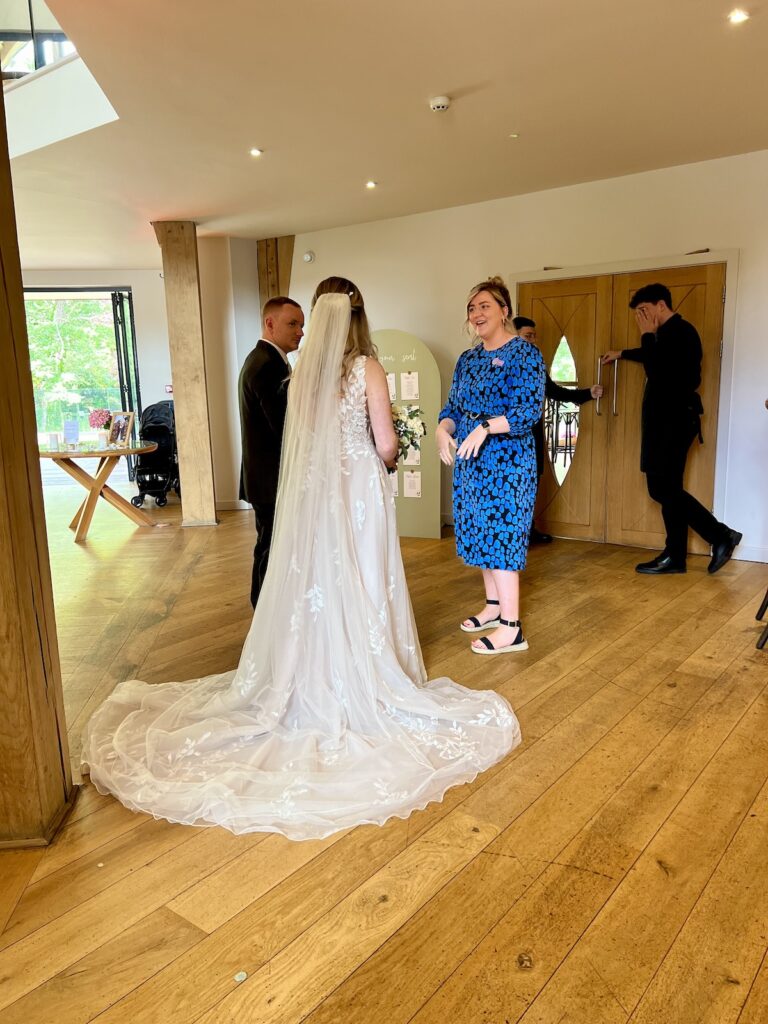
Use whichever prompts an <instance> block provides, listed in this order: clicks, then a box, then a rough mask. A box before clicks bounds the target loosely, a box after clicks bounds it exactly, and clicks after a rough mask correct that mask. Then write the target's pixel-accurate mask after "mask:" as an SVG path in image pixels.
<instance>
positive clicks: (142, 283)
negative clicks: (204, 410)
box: [22, 269, 173, 408]
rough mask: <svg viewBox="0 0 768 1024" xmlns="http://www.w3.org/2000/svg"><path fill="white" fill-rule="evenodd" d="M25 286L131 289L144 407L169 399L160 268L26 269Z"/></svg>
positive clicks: (162, 287) (168, 357) (169, 366)
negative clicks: (166, 390)
mask: <svg viewBox="0 0 768 1024" xmlns="http://www.w3.org/2000/svg"><path fill="white" fill-rule="evenodd" d="M22 276H23V279H24V287H25V288H52V289H55V288H83V289H84V290H87V289H88V288H120V287H128V286H130V288H131V290H132V292H133V317H134V321H135V323H136V347H137V350H138V354H139V383H140V386H141V403H142V406H143V407H144V408H146V406H148V405H152V403H153V402H164V401H165V400H166V399H167V398H172V397H173V396H172V395H168V394H166V392H165V385H166V384H171V383H172V381H171V358H170V353H169V351H168V320H167V318H166V313H165V288H164V286H163V279H162V277H161V271H160V270H154V269H153V270H26V271H24V272H23V275H22Z"/></svg>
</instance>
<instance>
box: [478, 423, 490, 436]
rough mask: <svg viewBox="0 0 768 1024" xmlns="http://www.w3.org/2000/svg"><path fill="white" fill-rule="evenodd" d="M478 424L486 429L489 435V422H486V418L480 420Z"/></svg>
mask: <svg viewBox="0 0 768 1024" xmlns="http://www.w3.org/2000/svg"><path fill="white" fill-rule="evenodd" d="M480 426H481V427H485V429H486V430H487V431H488V434H489V436H490V433H491V424H490V423H489V422H488V420H480Z"/></svg>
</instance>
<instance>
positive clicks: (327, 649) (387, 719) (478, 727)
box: [83, 277, 520, 839]
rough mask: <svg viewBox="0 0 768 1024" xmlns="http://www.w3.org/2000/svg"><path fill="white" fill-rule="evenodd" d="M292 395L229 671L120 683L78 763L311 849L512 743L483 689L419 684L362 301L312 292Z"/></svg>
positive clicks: (382, 383)
mask: <svg viewBox="0 0 768 1024" xmlns="http://www.w3.org/2000/svg"><path fill="white" fill-rule="evenodd" d="M313 302H314V305H313V311H312V315H311V318H310V325H309V331H308V333H307V337H306V339H305V342H304V345H303V348H302V350H301V353H300V355H299V359H298V362H297V366H296V370H295V372H294V374H293V376H292V379H291V383H290V386H289V397H288V413H287V419H286V427H285V437H284V440H283V450H282V462H281V470H280V484H279V489H278V496H277V513H276V520H275V532H274V538H273V542H272V549H271V554H270V559H269V568H268V571H267V576H266V579H265V581H264V586H263V589H262V592H261V596H260V599H259V602H258V605H257V607H256V610H255V612H254V616H253V622H252V624H251V628H250V630H249V632H248V636H247V638H246V641H245V646H244V648H243V653H242V655H241V657H240V663H239V665H238V666H237V668H236V669H235V670H234V671H231V672H225V673H223V674H221V675H215V676H208V677H206V678H203V679H196V680H193V681H190V682H183V683H163V684H158V685H150V684H147V683H143V682H140V681H138V680H130V681H128V682H124V683H121V684H120V685H119V686H118V687H117V688H116V689H115V691H114V693H113V694H112V695H111V696H110V697H109V698H108V699H107V700H106V701H105V702H104V704H102V705H101V707H100V708H99V709H98V710H97V711H96V712H95V714H94V715H93V717H92V718H91V720H90V722H89V723H88V725H87V727H86V732H85V737H84V747H83V763H84V765H87V770H89V771H90V776H91V780H92V782H93V783H94V785H95V786H96V788H97V789H98V790H99V791H100V792H102V793H104V792H109V793H113V794H114V795H115V796H116V797H117V798H118V800H120V801H121V802H122V803H123V804H125V805H126V806H127V807H130V808H132V809H133V810H136V811H145V812H147V813H149V814H152V815H154V816H155V817H160V818H166V819H168V820H169V821H174V822H182V823H184V824H188V825H223V826H224V827H225V828H228V829H230V830H231V831H232V832H236V833H242V832H280V833H282V834H283V835H285V836H287V837H288V838H290V839H315V838H321V837H323V836H327V835H329V834H330V833H332V832H336V831H338V830H340V829H345V828H349V827H350V826H353V825H359V824H363V823H370V822H373V823H376V824H383V823H384V822H385V821H386V820H387V819H388V818H391V817H393V816H395V817H400V818H405V817H407V816H408V815H409V814H410V813H411V812H412V811H414V810H416V809H417V808H422V807H424V806H425V805H426V804H427V803H429V802H430V801H432V800H441V799H442V797H443V794H444V793H445V791H446V790H447V789H449V788H450V787H451V786H456V785H459V784H460V783H464V782H469V781H471V780H472V779H474V778H475V776H476V775H477V774H478V773H479V772H481V771H483V770H484V769H486V768H488V767H489V766H490V765H492V764H494V763H495V762H496V761H498V760H500V759H501V758H502V757H504V756H505V755H506V754H507V753H508V752H509V751H510V750H512V748H513V747H515V746H516V745H517V744H518V743H519V742H520V729H519V726H518V723H517V719H516V718H515V716H514V714H513V713H512V711H511V709H510V707H509V705H508V704H507V703H506V701H505V700H504V699H503V698H502V697H500V696H498V695H497V694H496V693H494V692H492V691H474V690H469V689H466V688H464V687H462V686H459V685H458V684H457V683H454V682H453V681H452V680H450V679H445V678H442V679H434V680H432V681H430V682H427V678H426V673H425V671H424V664H423V661H422V658H421V650H420V647H419V641H418V637H417V635H416V627H415V623H414V619H413V612H412V609H411V602H410V598H409V595H408V588H407V585H406V582H405V575H404V572H403V564H402V560H401V557H400V547H399V542H398V538H397V527H396V521H395V508H394V499H393V497H392V493H391V488H390V485H389V482H388V479H387V471H386V467H385V463H384V459H391V458H392V457H393V456H394V453H395V451H396V443H395V435H394V429H393V426H392V417H391V412H390V404H389V393H388V389H387V382H386V376H385V373H384V370H383V368H382V367H381V365H380V364H379V362H378V361H377V360H376V358H375V349H374V347H373V344H372V342H371V338H370V333H369V330H368V322H367V318H366V315H365V308H364V305H363V299H362V296H361V294H360V292H359V291H358V289H357V288H356V287H355V286H354V285H353V284H352V283H351V282H350V281H347V280H345V279H343V278H333V277H332V278H328V279H327V280H325V281H323V282H322V283H321V284H320V285H319V286H318V289H317V291H316V293H315V298H314V300H313Z"/></svg>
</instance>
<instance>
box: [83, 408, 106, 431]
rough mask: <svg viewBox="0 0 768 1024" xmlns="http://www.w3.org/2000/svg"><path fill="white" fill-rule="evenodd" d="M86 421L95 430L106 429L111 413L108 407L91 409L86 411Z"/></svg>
mask: <svg viewBox="0 0 768 1024" xmlns="http://www.w3.org/2000/svg"><path fill="white" fill-rule="evenodd" d="M88 422H89V423H90V425H91V426H92V427H94V428H95V429H96V430H108V429H109V424H110V423H111V422H112V413H111V412H110V411H109V409H91V411H90V412H89V413H88Z"/></svg>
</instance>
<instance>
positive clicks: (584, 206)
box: [291, 151, 768, 561]
mask: <svg viewBox="0 0 768 1024" xmlns="http://www.w3.org/2000/svg"><path fill="white" fill-rule="evenodd" d="M766 181H768V151H762V152H759V153H750V154H746V155H744V156H738V157H729V158H727V159H723V160H713V161H707V162H706V163H700V164H689V165H686V166H682V167H674V168H670V169H666V170H660V171H653V172H649V173H645V174H637V175H631V176H627V177H623V178H614V179H611V180H608V181H600V182H593V183H589V184H586V185H576V186H572V187H569V188H562V189H555V190H552V191H549V192H538V193H534V194H530V195H526V196H517V197H512V198H508V199H499V200H494V201H492V202H487V203H479V204H476V205H472V206H463V207H457V208H455V209H450V210H440V211H436V212H433V213H426V214H418V215H415V216H410V217H402V218H398V219H395V220H389V221H380V222H374V223H369V224H361V225H354V226H352V227H347V228H335V229H331V230H326V231H317V232H311V233H306V234H302V235H298V236H297V237H296V245H295V250H294V253H295V255H294V263H293V272H292V279H291V281H292V284H291V294H292V296H294V297H295V298H296V299H297V300H299V301H301V302H302V304H303V305H304V306H305V309H308V305H309V298H310V296H311V294H312V291H313V289H314V287H315V285H316V284H317V282H318V281H319V280H321V279H322V278H323V277H326V276H328V275H329V274H343V275H345V276H348V277H351V278H352V279H353V280H354V281H355V282H356V283H357V284H358V286H359V287H360V288H361V290H362V291H363V294H364V295H365V297H366V305H367V307H368V311H369V314H370V318H371V322H372V327H373V328H374V329H376V328H399V329H400V330H404V331H409V332H411V333H413V334H416V335H417V336H419V337H420V338H422V339H423V340H424V341H425V342H426V343H427V344H428V345H429V347H430V348H431V349H432V351H433V352H434V354H435V357H436V359H437V362H438V365H439V367H440V371H441V375H442V379H443V386H444V388H446V387H447V385H448V383H449V381H450V375H451V372H452V370H453V365H454V363H455V361H456V358H457V356H458V355H459V353H460V352H461V351H462V349H463V348H465V347H466V337H465V336H463V335H462V329H461V328H462V323H463V320H464V301H465V297H466V293H467V291H468V290H469V288H470V287H471V286H472V285H473V284H474V283H475V282H476V281H478V280H481V279H482V278H483V277H485V276H487V275H489V274H496V273H501V274H503V275H504V276H505V277H506V278H507V279H509V280H511V281H512V282H513V283H514V279H516V278H518V277H522V276H526V275H528V274H530V272H531V271H533V270H535V269H536V268H542V267H545V266H550V267H552V266H556V267H563V268H568V270H569V271H570V270H572V269H574V268H578V267H584V268H587V267H589V266H591V265H594V264H599V265H601V266H602V267H603V268H606V269H607V268H608V267H611V266H613V265H615V266H616V268H617V269H619V270H623V269H626V267H624V266H619V264H626V263H627V262H633V261H637V262H639V261H643V260H653V261H657V265H658V266H664V265H669V263H670V257H673V258H674V257H680V256H682V255H683V254H685V253H687V252H690V251H691V250H694V249H701V248H704V247H708V248H710V249H712V250H737V251H738V280H737V281H736V282H735V284H736V295H735V303H734V307H733V308H734V310H735V315H734V317H733V318H731V319H732V323H733V336H732V337H731V336H728V337H726V347H725V351H724V362H723V372H722V381H723V385H722V386H723V388H724V389H730V394H728V393H726V394H722V395H721V409H723V410H726V412H727V415H726V416H724V417H721V421H720V425H719V441H718V464H717V476H716V491H715V494H716V503H715V514H716V515H718V516H719V517H720V518H722V519H724V520H725V521H726V522H728V523H729V524H730V525H732V526H734V527H737V528H738V529H739V530H741V531H743V533H744V542H743V544H742V546H741V547H740V548H739V551H738V557H741V558H749V559H756V560H760V561H768V514H767V512H768V473H766V472H765V467H766V465H768V457H767V456H768V411H767V410H766V409H765V407H764V402H765V399H766V398H767V397H768V287H767V286H766V282H768V203H766V199H765V183H766ZM382 185H383V187H386V183H382ZM308 249H311V250H312V251H314V253H315V254H316V259H315V262H314V263H310V264H307V263H304V262H303V260H302V255H303V253H304V252H306V251H307V250H308ZM537 276H538V277H539V278H544V277H546V276H547V274H546V273H544V272H540V273H538V274H537ZM551 276H552V277H557V276H564V275H563V273H561V272H560V273H558V272H552V273H551ZM733 276H735V275H732V277H733ZM729 299H730V302H734V298H733V295H731V296H730V297H729ZM729 400H730V401H729ZM445 483H446V484H447V480H446V481H445ZM447 493H448V491H447V487H446V490H445V491H444V499H443V501H444V505H443V507H444V508H446V509H447V507H448V504H447V500H446V499H447Z"/></svg>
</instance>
